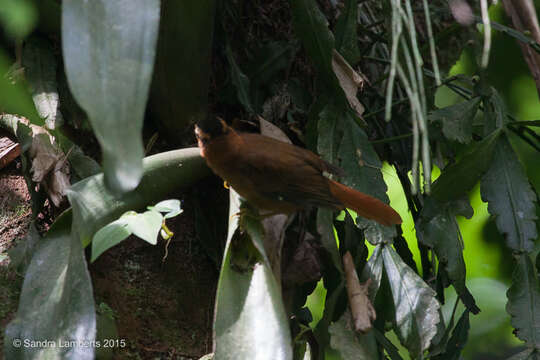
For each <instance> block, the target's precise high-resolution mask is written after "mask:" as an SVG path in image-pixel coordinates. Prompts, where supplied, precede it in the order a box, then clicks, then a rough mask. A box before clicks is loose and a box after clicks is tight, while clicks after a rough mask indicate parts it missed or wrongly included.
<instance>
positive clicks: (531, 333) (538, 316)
mask: <svg viewBox="0 0 540 360" xmlns="http://www.w3.org/2000/svg"><path fill="white" fill-rule="evenodd" d="M506 296H507V297H508V303H507V304H506V312H508V313H509V314H510V316H511V322H512V326H513V327H514V329H515V331H514V333H515V335H516V336H517V337H518V338H519V339H521V340H522V341H525V343H527V345H528V346H530V347H535V348H537V349H538V348H540V280H539V278H538V274H537V273H536V269H535V267H534V265H533V263H532V261H531V259H530V257H529V255H528V254H524V253H523V254H521V255H519V257H518V259H517V264H516V268H515V270H514V274H513V275H512V286H511V287H510V289H508V292H507V293H506Z"/></svg>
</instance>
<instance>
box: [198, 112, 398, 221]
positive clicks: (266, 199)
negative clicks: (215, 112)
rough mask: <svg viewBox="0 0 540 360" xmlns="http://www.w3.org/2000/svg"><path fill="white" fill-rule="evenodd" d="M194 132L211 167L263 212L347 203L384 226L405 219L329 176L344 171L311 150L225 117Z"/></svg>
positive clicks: (339, 207) (338, 207)
mask: <svg viewBox="0 0 540 360" xmlns="http://www.w3.org/2000/svg"><path fill="white" fill-rule="evenodd" d="M195 136H196V138H197V144H198V146H199V150H200V154H201V156H202V157H203V158H204V159H205V160H206V163H207V165H208V166H209V167H210V169H212V171H213V172H214V173H215V174H217V175H218V176H220V177H221V178H222V179H223V180H224V181H225V183H226V184H228V185H229V186H232V188H233V189H234V190H235V191H236V192H237V193H238V194H239V195H240V196H241V197H242V198H244V199H245V200H247V202H248V203H249V204H251V205H253V206H255V207H256V208H258V209H259V210H261V211H267V212H269V214H279V213H283V214H291V213H294V212H297V211H301V210H304V209H308V208H312V207H323V208H330V209H333V210H343V209H345V208H349V209H352V210H354V211H355V212H356V213H357V214H358V215H360V216H362V217H364V218H367V219H372V220H375V221H376V222H378V223H380V224H382V225H385V226H392V225H397V224H401V222H402V220H401V217H400V215H399V214H398V213H397V212H396V211H395V210H394V209H393V208H392V207H390V206H388V205H387V204H385V203H383V202H382V201H380V200H379V199H376V198H374V197H372V196H370V195H367V194H364V193H362V192H360V191H357V190H355V189H352V188H350V187H348V186H345V185H343V184H341V183H339V182H337V181H335V180H332V179H330V178H328V177H327V176H325V173H326V174H334V175H341V174H342V173H343V170H342V169H341V168H339V167H337V166H334V165H332V164H330V163H328V162H326V161H324V160H323V159H321V158H320V157H319V156H318V155H316V154H315V153H313V152H311V151H309V150H307V149H304V148H302V147H299V146H296V145H293V144H288V143H285V142H282V141H279V140H276V139H273V138H270V137H267V136H263V135H260V134H255V133H244V132H238V131H236V130H235V129H234V128H232V127H231V126H229V125H228V124H227V123H226V122H225V121H224V120H223V119H221V118H217V119H216V121H205V122H199V123H198V124H197V125H196V126H195Z"/></svg>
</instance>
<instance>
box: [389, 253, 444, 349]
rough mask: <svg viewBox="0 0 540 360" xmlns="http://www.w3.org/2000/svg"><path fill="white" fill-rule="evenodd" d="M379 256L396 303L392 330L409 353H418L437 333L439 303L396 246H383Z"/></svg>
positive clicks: (433, 292)
mask: <svg viewBox="0 0 540 360" xmlns="http://www.w3.org/2000/svg"><path fill="white" fill-rule="evenodd" d="M382 257H383V260H384V269H385V271H386V274H387V275H388V282H389V284H390V289H391V291H392V299H393V301H394V306H395V314H396V315H395V325H394V331H395V332H396V334H397V336H398V338H399V340H400V342H401V343H402V344H403V346H405V347H406V348H407V349H408V350H409V352H410V353H411V356H412V357H417V356H419V355H420V354H421V353H422V352H424V351H425V350H426V349H427V348H428V347H429V346H430V344H431V339H433V337H434V336H435V335H436V333H437V324H438V323H439V321H440V318H439V308H440V304H439V302H438V301H437V299H436V293H435V291H433V289H431V288H430V287H429V286H428V285H427V284H426V283H425V282H424V281H423V280H422V278H420V277H419V276H418V275H417V274H416V273H415V272H414V271H413V270H412V269H411V268H410V267H408V266H407V265H406V264H405V263H404V262H403V260H401V258H400V257H399V255H398V254H397V253H396V252H395V250H393V249H392V248H391V247H389V246H384V247H383V249H382Z"/></svg>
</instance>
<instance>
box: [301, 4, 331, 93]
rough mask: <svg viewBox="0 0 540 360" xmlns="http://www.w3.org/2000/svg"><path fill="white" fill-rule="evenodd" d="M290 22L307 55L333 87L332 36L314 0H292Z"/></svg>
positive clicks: (318, 71)
mask: <svg viewBox="0 0 540 360" xmlns="http://www.w3.org/2000/svg"><path fill="white" fill-rule="evenodd" d="M291 11H292V22H293V26H294V30H295V32H296V34H297V36H298V37H299V38H300V40H301V41H302V44H303V45H304V47H305V49H306V52H307V54H308V56H309V57H310V59H311V61H313V64H314V66H315V69H316V70H317V73H318V74H319V75H321V76H322V77H323V79H324V80H325V82H326V83H327V85H329V86H330V87H334V86H335V84H336V82H337V79H336V77H335V76H334V72H333V70H332V50H333V49H334V36H333V35H332V32H331V31H330V30H329V29H328V21H327V20H326V18H325V17H324V14H323V13H322V12H321V10H320V9H319V6H318V5H317V2H316V1H315V0H292V1H291Z"/></svg>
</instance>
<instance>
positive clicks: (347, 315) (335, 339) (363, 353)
mask: <svg viewBox="0 0 540 360" xmlns="http://www.w3.org/2000/svg"><path fill="white" fill-rule="evenodd" d="M351 322H352V317H351V312H350V311H349V310H348V309H347V310H346V311H345V312H344V313H343V315H342V316H341V317H340V318H339V320H338V321H336V322H334V323H333V324H331V325H330V327H329V328H328V331H329V332H330V346H331V347H332V348H333V349H335V350H337V352H338V353H339V355H340V356H341V358H342V359H343V360H363V359H366V360H372V359H378V358H379V352H378V350H377V342H376V341H375V337H374V335H373V332H369V333H367V334H365V335H361V334H356V332H355V331H354V329H353V328H352V326H351Z"/></svg>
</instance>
